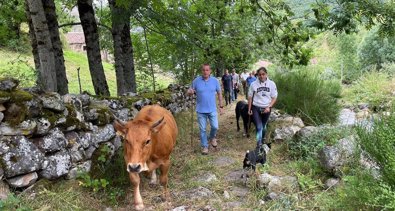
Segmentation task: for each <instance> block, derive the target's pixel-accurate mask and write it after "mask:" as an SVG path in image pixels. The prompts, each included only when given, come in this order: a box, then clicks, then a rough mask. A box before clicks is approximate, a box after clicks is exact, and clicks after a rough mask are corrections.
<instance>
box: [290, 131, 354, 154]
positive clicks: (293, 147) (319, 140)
mask: <svg viewBox="0 0 395 211" xmlns="http://www.w3.org/2000/svg"><path fill="white" fill-rule="evenodd" d="M351 134H352V130H351V129H349V128H343V127H342V128H340V127H336V128H322V129H320V130H318V131H317V132H316V133H314V134H312V135H310V136H308V137H304V138H302V137H297V138H296V139H294V140H292V141H290V142H288V147H289V153H290V155H291V156H292V157H293V158H294V159H304V160H306V159H309V158H312V157H315V156H316V155H317V153H318V151H319V150H321V149H322V148H323V147H324V146H325V145H333V144H335V143H336V142H337V141H338V140H339V139H342V138H345V137H347V136H349V135H351Z"/></svg>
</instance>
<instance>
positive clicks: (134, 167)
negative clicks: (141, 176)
mask: <svg viewBox="0 0 395 211" xmlns="http://www.w3.org/2000/svg"><path fill="white" fill-rule="evenodd" d="M127 171H128V172H134V173H140V171H141V165H140V164H128V167H127Z"/></svg>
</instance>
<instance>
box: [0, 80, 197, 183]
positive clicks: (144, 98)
mask: <svg viewBox="0 0 395 211" xmlns="http://www.w3.org/2000/svg"><path fill="white" fill-rule="evenodd" d="M17 86H18V81H17V80H14V79H1V80H0V183H2V181H1V180H4V181H5V182H6V183H8V185H9V186H11V187H14V188H23V187H27V186H30V185H31V184H33V183H34V182H36V181H37V180H38V179H40V178H46V179H50V180H53V179H58V178H66V179H73V178H75V177H76V175H77V170H80V171H89V170H90V167H91V163H92V161H91V157H92V155H93V153H94V152H95V151H96V150H97V149H99V147H100V146H101V145H107V146H108V148H109V149H110V150H111V152H112V154H114V152H115V151H116V150H118V149H119V148H120V147H121V145H122V142H121V140H120V138H119V137H117V136H116V134H115V130H114V128H113V126H112V123H113V121H114V118H115V117H116V118H119V119H121V120H130V119H133V118H134V116H135V115H136V114H137V113H138V111H139V110H140V109H141V108H142V107H143V106H145V105H148V104H153V103H159V104H161V105H162V106H163V107H165V108H167V109H169V110H170V111H171V112H173V113H178V112H180V111H183V110H186V109H188V108H189V107H190V106H191V105H192V100H191V99H192V98H191V97H189V96H186V95H185V93H186V89H187V87H185V86H177V85H170V86H169V88H168V89H166V90H164V91H161V92H158V93H145V94H141V95H136V94H134V93H129V94H128V96H123V97H119V98H96V97H93V96H90V95H88V94H79V95H75V94H67V95H64V96H60V95H59V94H57V93H45V92H42V91H40V90H38V89H34V88H30V89H24V90H22V89H18V88H17Z"/></svg>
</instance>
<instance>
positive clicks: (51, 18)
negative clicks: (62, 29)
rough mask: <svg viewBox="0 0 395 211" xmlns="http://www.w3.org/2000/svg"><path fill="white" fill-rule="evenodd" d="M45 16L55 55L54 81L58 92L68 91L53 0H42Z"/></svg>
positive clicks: (65, 92)
mask: <svg viewBox="0 0 395 211" xmlns="http://www.w3.org/2000/svg"><path fill="white" fill-rule="evenodd" d="M42 2H43V6H44V11H45V16H46V18H47V21H48V29H49V32H50V34H51V41H52V47H53V51H54V56H55V69H56V82H57V85H58V90H57V91H58V93H59V94H62V95H64V94H67V93H69V88H68V86H67V84H68V81H67V76H66V67H65V66H64V56H63V49H62V42H61V41H60V37H59V24H58V20H57V17H56V9H55V3H54V0H42Z"/></svg>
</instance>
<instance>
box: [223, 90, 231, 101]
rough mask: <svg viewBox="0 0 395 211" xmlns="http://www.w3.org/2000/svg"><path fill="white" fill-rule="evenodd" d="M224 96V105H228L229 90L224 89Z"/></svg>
mask: <svg viewBox="0 0 395 211" xmlns="http://www.w3.org/2000/svg"><path fill="white" fill-rule="evenodd" d="M224 94H225V103H226V105H228V104H230V90H227V89H224Z"/></svg>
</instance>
